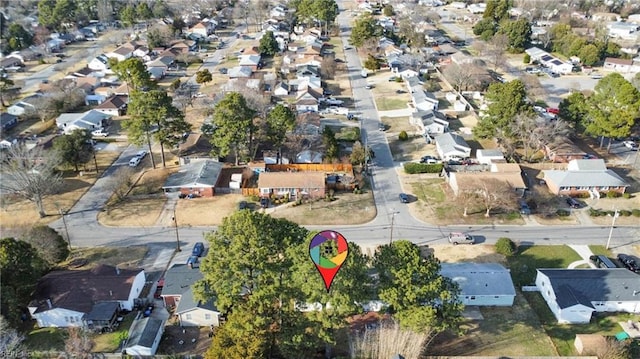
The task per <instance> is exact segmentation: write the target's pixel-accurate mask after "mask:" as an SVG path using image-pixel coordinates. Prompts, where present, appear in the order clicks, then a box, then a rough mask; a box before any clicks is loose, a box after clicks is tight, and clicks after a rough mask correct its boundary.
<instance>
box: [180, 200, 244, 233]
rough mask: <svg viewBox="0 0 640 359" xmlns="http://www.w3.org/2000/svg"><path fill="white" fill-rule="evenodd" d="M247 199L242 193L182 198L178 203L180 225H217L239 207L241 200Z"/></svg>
mask: <svg viewBox="0 0 640 359" xmlns="http://www.w3.org/2000/svg"><path fill="white" fill-rule="evenodd" d="M246 200H247V199H246V198H245V197H243V196H242V195H240V194H220V195H216V196H214V197H212V198H194V199H181V200H179V201H178V203H177V204H176V216H177V217H178V225H180V226H217V225H220V224H222V219H224V218H225V217H227V216H229V215H231V214H233V212H234V211H236V210H237V209H238V203H239V202H240V201H246Z"/></svg>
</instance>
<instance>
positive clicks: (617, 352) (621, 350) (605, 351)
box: [597, 338, 631, 359]
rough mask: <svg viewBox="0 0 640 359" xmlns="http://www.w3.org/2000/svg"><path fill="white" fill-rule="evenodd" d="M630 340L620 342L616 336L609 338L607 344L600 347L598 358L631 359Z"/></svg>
mask: <svg viewBox="0 0 640 359" xmlns="http://www.w3.org/2000/svg"><path fill="white" fill-rule="evenodd" d="M630 342H631V341H630V340H626V341H622V342H619V341H617V340H616V339H615V338H607V341H606V345H605V346H603V347H600V348H598V351H597V355H598V359H630V358H631V353H630V352H629V344H630Z"/></svg>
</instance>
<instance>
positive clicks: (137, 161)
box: [129, 156, 142, 167]
mask: <svg viewBox="0 0 640 359" xmlns="http://www.w3.org/2000/svg"><path fill="white" fill-rule="evenodd" d="M140 161H142V158H140V157H138V156H135V157H133V158H132V159H130V160H129V166H130V167H138V165H139V164H140Z"/></svg>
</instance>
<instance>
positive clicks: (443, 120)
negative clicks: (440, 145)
mask: <svg viewBox="0 0 640 359" xmlns="http://www.w3.org/2000/svg"><path fill="white" fill-rule="evenodd" d="M409 121H410V122H411V124H412V125H414V126H416V127H417V128H418V129H419V131H420V132H421V133H422V135H423V136H428V137H429V138H431V136H434V135H440V134H443V133H445V132H447V131H449V121H447V117H446V116H445V115H443V114H442V113H440V112H438V111H416V112H413V113H412V114H411V117H410V118H409Z"/></svg>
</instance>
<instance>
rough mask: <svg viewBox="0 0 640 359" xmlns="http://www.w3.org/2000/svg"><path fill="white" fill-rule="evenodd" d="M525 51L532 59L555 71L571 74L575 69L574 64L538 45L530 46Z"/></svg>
mask: <svg viewBox="0 0 640 359" xmlns="http://www.w3.org/2000/svg"><path fill="white" fill-rule="evenodd" d="M525 52H526V53H527V54H529V56H531V60H532V61H538V62H539V63H541V64H542V65H544V66H546V67H548V68H550V69H551V70H552V71H553V72H557V73H560V74H569V73H571V70H572V69H573V65H572V64H570V63H568V62H565V61H562V60H560V59H558V58H556V57H555V56H553V55H551V54H550V53H548V52H546V51H544V50H542V49H540V48H538V47H535V46H534V47H530V48H528V49H526V50H525Z"/></svg>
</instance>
